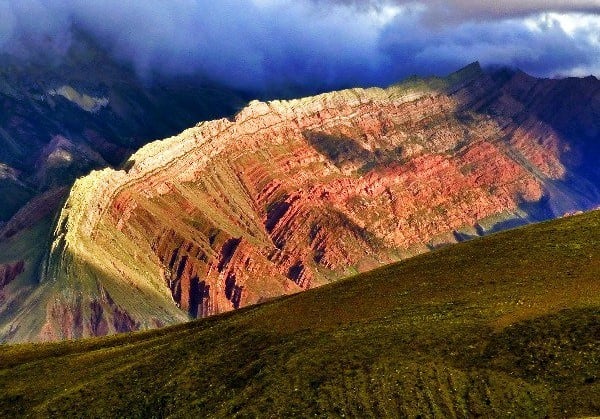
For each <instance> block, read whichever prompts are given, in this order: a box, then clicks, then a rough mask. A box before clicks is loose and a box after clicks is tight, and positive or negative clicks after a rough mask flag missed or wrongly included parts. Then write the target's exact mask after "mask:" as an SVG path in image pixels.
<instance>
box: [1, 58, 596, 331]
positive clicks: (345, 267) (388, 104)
mask: <svg viewBox="0 0 600 419" xmlns="http://www.w3.org/2000/svg"><path fill="white" fill-rule="evenodd" d="M91 96H93V97H96V98H100V99H98V100H101V98H103V97H104V96H103V95H100V94H94V95H91ZM53 97H54V96H53ZM61 97H62V96H61ZM79 99H81V98H79ZM79 99H78V100H79ZM84 102H85V103H86V104H87V105H86V106H88V105H89V106H94V105H93V103H97V102H94V101H91V102H90V101H89V100H84ZM109 103H111V102H110V100H109ZM70 106H71V105H70ZM98 106H99V105H98ZM82 112H86V114H87V111H82ZM599 113H600V82H599V81H598V80H597V79H595V78H586V79H565V80H541V79H535V78H532V77H530V76H528V75H526V74H524V73H521V72H518V71H508V70H499V71H493V72H484V71H483V70H482V69H481V68H480V66H479V65H478V64H477V63H475V64H472V65H470V66H468V67H466V68H464V69H462V70H460V71H458V72H456V73H454V74H451V75H449V76H448V77H446V78H429V79H419V78H412V79H409V80H407V81H405V82H403V83H400V84H398V85H394V86H391V87H390V88H388V89H376V88H374V89H351V90H345V91H339V92H333V93H327V94H323V95H319V96H315V97H310V98H305V99H299V100H291V101H273V102H269V103H264V102H258V101H255V102H252V103H250V104H249V105H248V106H247V107H246V108H244V109H243V110H242V111H241V112H239V113H238V114H237V115H236V116H235V118H231V119H219V120H214V121H211V122H205V123H200V124H198V125H197V126H195V127H193V128H190V129H188V130H186V131H184V132H183V133H181V134H180V135H178V136H175V137H172V138H168V139H166V140H163V141H157V142H153V143H150V144H148V145H147V146H144V147H143V148H141V149H140V150H139V151H138V152H136V153H135V154H133V155H132V156H131V157H130V158H129V159H128V160H127V162H125V163H124V164H123V165H122V166H121V169H120V170H115V169H104V170H101V171H95V172H93V173H91V174H90V175H88V176H86V177H83V178H81V179H79V180H78V181H77V182H76V183H75V186H74V187H73V188H72V190H71V191H70V194H69V197H68V199H67V201H66V204H65V205H64V207H63V209H62V211H61V215H60V217H59V220H58V221H57V222H56V223H54V222H53V220H52V214H51V213H50V214H46V213H43V214H42V213H39V212H36V211H31V210H30V208H28V207H25V208H24V209H23V210H21V211H20V214H17V218H18V219H21V221H20V222H19V223H17V224H18V225H19V226H25V227H22V228H17V227H15V222H14V221H13V222H11V223H9V225H7V227H6V228H8V227H10V225H12V226H13V227H12V229H11V231H10V232H7V231H4V232H0V236H2V235H3V236H4V237H5V240H3V241H2V242H0V263H2V264H3V266H4V269H5V270H6V272H8V274H6V279H5V280H4V281H3V286H2V305H1V306H0V332H1V333H2V336H3V337H4V339H5V340H13V341H22V340H52V339H62V338H72V337H79V336H89V335H103V334H108V333H114V332H118V331H128V330H136V329H141V328H149V327H157V326H161V325H165V324H172V323H176V322H180V321H184V320H186V319H189V318H193V317H203V316H208V315H212V314H217V313H221V312H224V311H228V310H232V309H235V308H239V307H243V306H246V305H249V304H253V303H257V302H261V301H265V300H267V299H270V298H273V297H275V296H278V295H282V294H287V293H294V292H297V291H300V290H303V289H308V288H311V287H315V286H318V285H322V284H325V283H327V282H329V281H332V280H335V279H338V278H341V277H345V276H348V275H352V274H354V273H356V272H363V271H366V270H369V269H372V268H374V267H377V266H380V265H382V264H385V263H389V262H392V261H395V260H399V259H402V258H405V257H407V256H411V255H415V254H417V253H420V252H424V251H427V250H428V249H433V248H436V247H439V246H443V245H446V244H449V243H454V242H457V241H462V240H465V239H468V238H472V237H475V236H479V235H483V234H486V233H489V232H493V231H497V230H500V229H504V228H508V227H514V226H518V225H521V224H524V223H529V222H532V221H538V220H543V219H547V218H552V217H558V216H562V215H564V214H568V213H573V212H576V211H583V210H589V209H592V208H595V207H597V206H599V205H600V190H599V186H600V172H599V171H598V166H597V162H598V161H600V160H599V158H600V153H599V147H598V145H599V141H600V139H599V135H600V127H599V124H600V115H599ZM54 141H55V143H56V144H58V145H60V144H63V143H64V141H63V140H62V138H59V139H55V140H54ZM100 143H101V142H100ZM65 147H66V146H65ZM57 148H60V147H58V146H55V147H54V148H53V149H57ZM90 148H91V146H90ZM93 150H98V151H96V153H97V154H98V155H100V156H102V153H101V151H102V150H100V149H98V148H96V149H93ZM84 154H85V153H84ZM88 154H90V153H88ZM49 155H52V153H50V154H49ZM59 155H62V152H61V153H59ZM90 155H92V154H90ZM39 199H42V198H39ZM43 199H45V198H43ZM38 206H39V207H41V208H45V207H46V206H44V205H41V206H40V205H38ZM27 211H29V212H27ZM27 214H30V215H29V216H28V215H27ZM34 215H35V217H34ZM31 217H34V218H36V219H37V220H38V221H36V222H27V220H28V219H30V218H31ZM5 230H6V229H5ZM9 233H10V234H9ZM15 249H22V251H20V252H19V251H16V250H15Z"/></svg>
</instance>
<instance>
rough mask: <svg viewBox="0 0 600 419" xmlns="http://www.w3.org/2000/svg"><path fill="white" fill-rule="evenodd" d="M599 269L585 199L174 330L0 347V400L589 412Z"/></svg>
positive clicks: (85, 410) (287, 410) (598, 222)
mask: <svg viewBox="0 0 600 419" xmlns="http://www.w3.org/2000/svg"><path fill="white" fill-rule="evenodd" d="M599 273H600V212H591V213H588V214H584V215H579V216H574V217H568V218H564V219H561V220H555V221H551V222H546V223H542V224H538V225H533V226H528V227H525V228H521V229H517V230H512V231H508V232H504V233H499V234H495V235H492V236H489V237H486V238H482V239H477V240H473V241H470V242H467V243H461V244H457V245H455V246H450V247H447V248H444V249H441V250H438V251H435V252H432V253H429V254H425V255H421V256H418V257H415V258H412V259H410V260H407V261H404V262H401V263H398V264H395V265H391V266H387V267H384V268H381V269H377V270H375V271H372V272H369V273H367V274H362V275H359V276H356V277H354V278H351V279H348V280H343V281H340V282H337V283H335V284H331V285H328V286H325V287H322V288H319V289H316V290H311V291H307V292H305V293H301V294H298V295H294V296H291V297H287V298H282V299H279V300H277V301H274V302H270V303H267V304H264V305H259V306H254V307H251V308H248V309H243V310H240V311H237V312H235V313H231V314H227V315H222V316H217V317H213V318H211V319H205V320H202V321H197V322H191V323H188V324H185V325H180V326H176V327H172V328H166V329H161V330H156V331H150V332H144V333H136V334H128V335H119V336H114V337H109V338H101V339H92V340H82V341H75V342H63V343H55V344H45V345H17V346H3V347H1V348H0V390H1V391H0V410H1V411H2V413H3V415H4V416H15V415H17V414H21V415H31V416H48V415H50V416H52V415H54V416H56V415H60V416H63V417H64V416H65V415H66V416H73V417H75V416H80V415H82V414H85V415H92V416H127V417H137V416H157V417H158V416H190V415H193V416H197V415H202V416H217V417H225V416H227V417H229V416H231V415H239V416H254V415H259V416H298V415H302V416H313V415H315V414H316V415H324V416H342V415H345V416H348V415H350V416H360V417H365V416H372V417H382V416H393V417H397V416H416V415H419V414H420V415H422V416H443V417H464V416H484V417H506V416H515V417H547V416H550V417H576V416H593V415H598V414H599V413H600V404H599V401H600V376H599V372H600V363H599V360H600V353H599V352H598V351H599V350H600V347H599V346H598V336H599V333H600V280H599V279H598V278H599ZM66 365H68V368H65V366H66Z"/></svg>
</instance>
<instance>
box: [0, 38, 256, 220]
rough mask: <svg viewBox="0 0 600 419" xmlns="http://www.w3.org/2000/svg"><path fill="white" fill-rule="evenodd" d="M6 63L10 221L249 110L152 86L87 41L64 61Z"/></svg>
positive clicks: (0, 166)
mask: <svg viewBox="0 0 600 419" xmlns="http://www.w3.org/2000/svg"><path fill="white" fill-rule="evenodd" d="M32 51H35V52H32V53H31V54H30V55H29V56H27V57H14V56H10V55H6V54H3V55H0V61H1V64H0V194H1V195H0V196H2V197H3V198H4V199H3V201H2V202H0V223H2V222H3V221H7V220H8V219H9V218H10V217H11V216H12V215H13V214H14V213H15V212H16V211H18V210H19V209H20V208H21V207H22V206H23V205H24V204H25V203H26V202H27V201H28V199H31V198H32V197H33V196H35V195H37V194H39V193H41V192H43V191H46V190H48V189H52V188H55V187H60V186H64V185H68V186H70V185H71V184H72V183H73V181H74V180H75V179H76V178H77V177H78V176H81V175H84V174H87V173H89V172H90V171H91V170H92V169H98V168H103V167H106V166H109V165H110V166H116V165H120V164H121V163H123V161H125V160H126V159H127V157H128V156H129V155H131V153H132V152H133V151H135V150H137V149H138V148H139V147H141V146H142V145H144V144H146V143H147V142H149V141H153V140H156V139H159V138H164V137H167V136H169V135H173V134H176V133H178V132H180V131H181V130H183V129H185V128H187V127H189V126H191V125H193V124H195V123H196V122H197V121H199V120H204V119H212V118H217V117H222V116H228V115H232V114H234V113H235V112H236V111H237V110H239V109H240V108H241V107H242V106H243V104H244V103H245V102H246V101H245V100H243V99H242V98H241V97H240V96H239V95H238V94H237V93H236V92H233V91H231V90H230V89H226V88H224V87H221V86H218V85H216V84H214V83H210V81H206V80H198V79H197V78H193V77H190V78H188V79H185V78H179V79H168V80H167V79H165V78H164V77H163V78H156V79H155V80H154V81H152V82H149V81H148V82H144V81H141V80H140V79H139V77H138V76H137V75H136V74H135V72H134V71H133V70H132V69H130V68H128V67H125V66H123V65H121V64H120V63H118V62H116V61H115V59H114V58H112V57H111V56H110V55H109V54H108V53H107V52H106V51H104V50H102V49H101V48H100V47H99V46H98V45H97V44H96V43H95V42H94V41H92V40H91V39H89V38H88V37H87V36H86V35H85V34H83V33H81V32H76V33H75V35H74V38H73V40H72V42H71V46H70V48H69V49H68V50H67V51H66V52H65V54H64V55H60V56H56V55H52V54H50V53H46V52H45V51H40V48H39V46H38V47H37V48H35V47H34V48H32Z"/></svg>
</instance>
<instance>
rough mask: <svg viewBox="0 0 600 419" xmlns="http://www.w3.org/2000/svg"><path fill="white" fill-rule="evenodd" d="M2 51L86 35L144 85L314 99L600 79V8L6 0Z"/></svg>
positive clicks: (459, 1) (51, 46) (58, 47)
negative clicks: (174, 80) (474, 82)
mask: <svg viewBox="0 0 600 419" xmlns="http://www.w3.org/2000/svg"><path fill="white" fill-rule="evenodd" d="M0 15H1V16H2V19H1V20H0V50H1V51H3V52H8V53H11V54H17V55H21V56H27V55H28V54H32V53H34V52H32V51H35V49H36V48H39V47H40V46H42V47H43V48H44V49H45V50H46V51H48V50H50V51H53V52H55V53H57V54H60V53H62V52H64V50H65V49H66V48H67V47H68V45H69V42H70V40H71V39H72V36H71V34H72V30H73V29H74V28H78V29H81V30H84V31H86V32H88V33H90V34H91V35H92V36H93V37H95V38H96V39H98V40H99V41H100V42H101V43H102V44H103V45H105V46H106V47H107V48H108V49H109V50H110V51H111V52H112V53H113V54H115V56H117V57H118V58H119V59H121V60H123V61H124V62H127V63H129V64H131V65H133V66H134V67H135V68H136V69H137V71H138V72H139V73H140V75H142V76H144V77H151V76H152V75H157V74H158V75H160V74H163V75H173V74H192V73H201V74H203V75H205V76H206V77H208V78H211V79H214V80H217V81H220V82H223V83H226V84H228V85H231V86H233V87H237V88H247V89H252V90H269V89H280V88H283V87H285V86H289V85H293V86H300V87H305V88H306V89H309V90H320V89H328V88H335V87H340V86H346V85H357V84H358V85H366V84H386V83H390V82H393V81H395V80H397V79H399V78H402V77H404V76H407V75H410V74H443V73H446V72H448V71H449V70H452V69H454V68H457V67H459V66H461V65H464V64H466V63H468V62H470V61H474V60H479V61H481V62H482V64H484V65H508V66H518V67H520V68H522V69H523V70H525V71H528V72H531V73H533V74H535V75H538V76H555V75H571V74H573V75H584V74H596V75H598V74H600V4H599V2H598V1H595V0H581V1H568V2H567V1H558V0H550V1H541V0H539V1H538V0H533V1H514V0H509V1H504V2H495V3H486V2H476V1H472V0H453V1H441V0H434V1H431V2H427V3H416V2H410V1H403V0H373V1H370V2H369V1H360V2H359V1H356V0H295V1H292V0H222V1H219V2H212V1H204V0H172V1H168V2H165V1H161V0H148V1H145V2H126V3H123V2H120V1H117V0H98V1H94V2H88V1H82V0H56V1H53V2H43V1H41V0H19V1H16V0H8V1H4V2H1V3H0Z"/></svg>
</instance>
